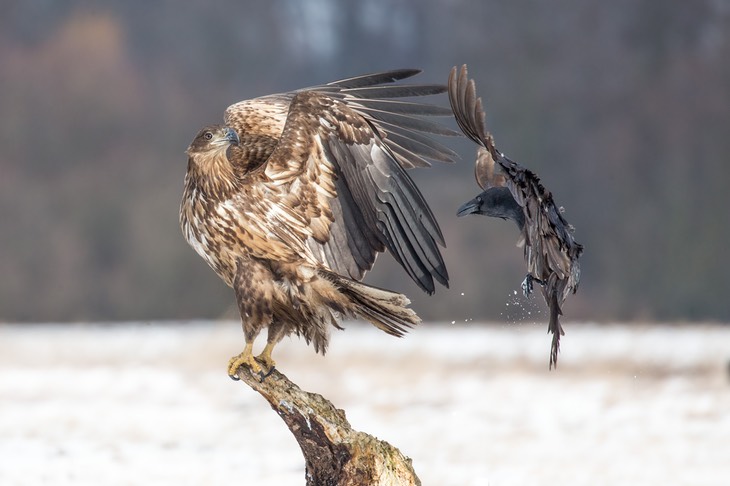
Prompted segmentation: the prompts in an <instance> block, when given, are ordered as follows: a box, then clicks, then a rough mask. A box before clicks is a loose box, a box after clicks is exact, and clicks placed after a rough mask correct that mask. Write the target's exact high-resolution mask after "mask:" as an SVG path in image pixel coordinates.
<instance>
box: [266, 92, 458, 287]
mask: <svg viewBox="0 0 730 486" xmlns="http://www.w3.org/2000/svg"><path fill="white" fill-rule="evenodd" d="M264 176H265V177H264ZM260 177H261V182H260V184H262V185H265V186H266V187H267V191H268V193H269V197H272V196H273V195H276V198H278V203H277V206H278V207H279V208H282V209H281V210H280V211H285V212H286V213H289V212H291V213H294V214H296V215H297V217H298V218H299V219H297V217H294V216H292V217H291V221H288V222H287V224H291V222H292V221H302V222H303V223H304V224H296V225H294V226H295V228H294V231H295V232H296V234H297V236H298V239H299V240H305V241H306V246H307V249H306V250H305V249H303V248H301V247H300V248H299V249H298V250H297V251H300V252H303V253H306V254H307V255H312V256H313V257H314V258H315V259H317V260H318V261H319V262H321V263H323V264H326V265H327V266H328V267H330V268H331V269H333V270H335V271H337V272H339V273H342V274H343V275H347V276H349V277H351V278H354V279H360V278H362V276H363V275H364V273H365V272H366V271H367V270H369V269H370V268H371V267H372V264H373V262H374V261H375V258H376V256H377V253H378V252H381V251H383V250H384V249H386V248H387V249H388V250H390V251H391V253H392V254H393V255H394V257H395V258H396V260H398V261H399V262H400V263H401V265H403V267H404V268H405V270H406V272H407V273H408V274H409V275H410V276H411V277H412V278H413V279H414V281H415V282H416V283H417V284H418V285H419V286H420V287H421V288H423V289H424V290H425V291H427V292H433V291H434V287H435V286H434V278H435V279H436V280H437V281H439V282H441V283H443V284H444V285H446V284H447V282H448V275H447V272H446V268H445V265H444V262H443V259H442V258H441V254H440V252H439V250H438V244H439V243H440V244H443V235H442V234H441V231H440V229H439V227H438V224H437V223H436V220H435V217H434V215H433V214H432V213H431V211H430V209H429V208H428V205H427V204H426V202H425V200H424V199H423V196H422V195H421V194H420V192H419V191H418V189H417V188H416V186H415V184H414V183H413V181H412V180H411V178H410V177H409V176H408V175H407V174H406V172H405V169H404V168H403V167H401V165H400V164H399V163H398V161H397V159H396V156H395V155H394V154H393V153H392V152H391V151H390V149H389V148H388V146H387V145H386V144H385V143H384V142H383V139H382V138H381V137H380V135H379V134H378V132H377V130H376V129H374V128H373V126H372V125H371V123H370V122H369V121H368V120H367V119H366V118H365V117H364V116H363V115H362V114H360V113H358V112H357V111H356V110H355V109H352V108H350V107H349V106H348V105H347V103H346V102H344V101H342V100H338V99H336V98H332V97H330V96H329V95H328V94H327V93H320V92H317V91H300V92H298V93H297V94H296V95H295V96H294V97H293V98H292V100H291V102H290V105H289V111H288V115H287V119H286V123H285V126H284V128H283V130H282V133H281V137H280V141H279V144H278V145H277V147H276V148H275V149H274V151H273V153H272V154H271V156H270V157H269V159H268V161H267V162H266V164H265V166H264V167H263V171H262V175H261V176H260ZM277 221H278V222H281V221H282V219H281V218H280V217H279V218H278V219H277ZM275 226H276V225H272V228H270V229H269V233H271V234H272V235H274V236H275V237H277V238H278V239H283V238H281V236H280V235H279V232H280V231H281V229H279V228H277V227H275ZM286 231H287V232H291V231H292V228H288V229H287V230H286Z"/></svg>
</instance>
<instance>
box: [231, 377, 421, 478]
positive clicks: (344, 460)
mask: <svg viewBox="0 0 730 486" xmlns="http://www.w3.org/2000/svg"><path fill="white" fill-rule="evenodd" d="M237 374H238V377H239V378H240V380H241V381H242V382H244V383H246V384H247V385H249V386H250V387H251V388H253V389H254V390H255V391H257V392H259V393H260V394H261V396H263V397H264V398H265V399H266V400H267V401H268V402H269V404H270V405H271V408H273V409H274V411H275V412H276V413H277V414H279V416H280V417H281V418H282V419H283V420H284V423H286V425H287V427H289V430H290V431H291V433H292V434H294V437H295V438H296V440H297V442H298V443H299V447H301V449H302V453H303V454H304V459H305V461H306V470H305V476H306V479H307V485H308V486H314V485H317V486H320V485H331V486H349V485H353V486H355V485H357V486H364V485H420V484H421V481H420V480H419V479H418V477H417V476H416V473H415V471H414V470H413V466H412V465H411V460H410V459H409V458H408V457H406V456H404V455H403V454H401V452H400V451H399V450H398V449H396V448H395V447H393V446H392V445H390V444H388V443H387V442H385V441H382V440H378V439H377V438H375V437H373V436H371V435H368V434H366V433H364V432H358V431H357V430H353V429H352V427H351V426H350V424H349V422H348V421H347V419H346V418H345V411H344V410H339V409H337V408H335V406H334V405H332V403H331V402H329V401H328V400H327V399H326V398H324V397H323V396H322V395H319V394H317V393H310V392H306V391H303V390H302V389H300V388H299V387H298V386H297V385H295V384H294V383H292V382H291V381H289V379H288V378H287V377H286V376H284V375H283V374H281V373H279V372H278V371H276V370H274V371H273V372H272V373H271V375H269V376H268V377H267V378H266V379H265V380H264V381H263V382H262V381H261V379H260V377H259V376H258V375H255V374H252V373H251V371H250V370H249V369H248V368H246V367H241V368H239V369H238V371H237Z"/></svg>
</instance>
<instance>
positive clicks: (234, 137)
mask: <svg viewBox="0 0 730 486" xmlns="http://www.w3.org/2000/svg"><path fill="white" fill-rule="evenodd" d="M223 139H224V140H226V141H228V142H230V143H232V144H233V145H238V144H239V143H241V140H240V139H239V138H238V134H237V133H236V131H235V130H234V129H233V128H231V127H226V135H225V137H224V138H223Z"/></svg>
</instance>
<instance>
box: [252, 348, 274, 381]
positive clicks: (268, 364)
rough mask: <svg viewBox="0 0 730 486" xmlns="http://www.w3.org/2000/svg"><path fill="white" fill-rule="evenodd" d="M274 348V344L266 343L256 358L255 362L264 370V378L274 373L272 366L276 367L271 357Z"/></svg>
mask: <svg viewBox="0 0 730 486" xmlns="http://www.w3.org/2000/svg"><path fill="white" fill-rule="evenodd" d="M274 346H276V343H275V342H272V341H269V342H267V343H266V346H264V349H263V351H261V354H259V355H258V356H256V361H258V362H259V363H261V364H262V365H263V367H264V369H265V370H266V371H265V372H264V373H265V376H264V378H266V377H267V376H269V375H270V374H271V372H272V371H274V366H276V361H274V359H273V358H272V357H271V352H272V351H273V350H274Z"/></svg>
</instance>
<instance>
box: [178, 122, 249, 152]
mask: <svg viewBox="0 0 730 486" xmlns="http://www.w3.org/2000/svg"><path fill="white" fill-rule="evenodd" d="M239 143H240V140H239V139H238V134H237V133H236V131H235V130H234V129H232V128H230V127H227V126H225V125H210V126H207V127H205V128H203V129H202V130H200V131H199V132H198V134H197V135H196V136H195V138H194V139H193V142H192V143H191V144H190V146H189V147H188V149H187V150H186V153H187V154H188V155H189V156H191V157H193V156H195V155H199V154H207V153H210V152H218V151H223V152H224V153H225V151H226V150H228V147H230V146H231V145H238V144H239Z"/></svg>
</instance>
